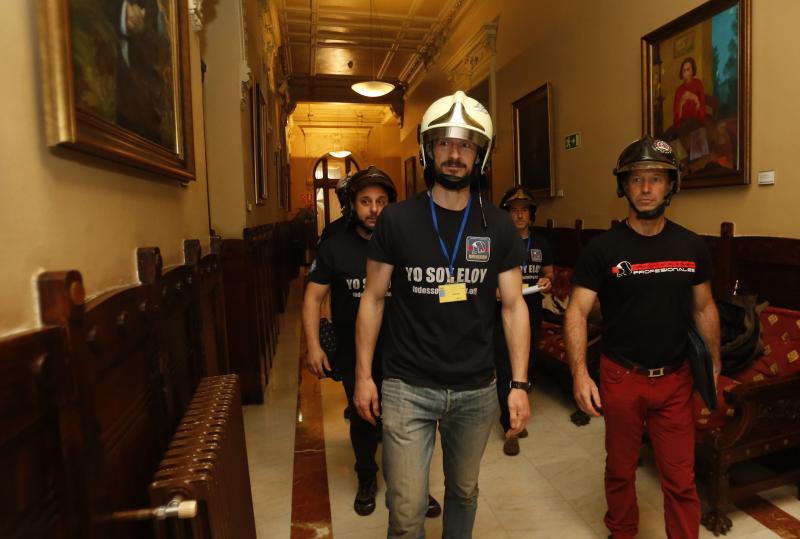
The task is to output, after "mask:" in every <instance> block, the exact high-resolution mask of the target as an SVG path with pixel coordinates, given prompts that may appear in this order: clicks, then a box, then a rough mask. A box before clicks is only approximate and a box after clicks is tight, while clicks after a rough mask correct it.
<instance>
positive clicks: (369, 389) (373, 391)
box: [353, 378, 381, 425]
mask: <svg viewBox="0 0 800 539" xmlns="http://www.w3.org/2000/svg"><path fill="white" fill-rule="evenodd" d="M353 404H354V405H355V407H356V411H357V412H358V415H360V416H361V417H362V418H363V419H364V421H367V422H368V423H370V424H372V425H375V424H376V422H375V418H377V417H380V416H381V408H380V403H379V402H378V387H377V386H376V385H375V382H374V381H373V380H372V378H367V379H362V378H359V379H357V380H356V388H355V391H353Z"/></svg>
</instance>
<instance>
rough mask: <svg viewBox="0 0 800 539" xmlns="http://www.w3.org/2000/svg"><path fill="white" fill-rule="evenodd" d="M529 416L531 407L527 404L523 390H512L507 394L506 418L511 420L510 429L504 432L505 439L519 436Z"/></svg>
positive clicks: (526, 395)
mask: <svg viewBox="0 0 800 539" xmlns="http://www.w3.org/2000/svg"><path fill="white" fill-rule="evenodd" d="M530 415H531V406H530V403H529V402H528V393H527V392H526V391H525V390H523V389H512V390H511V391H509V393H508V416H509V419H510V420H511V429H510V430H508V431H507V432H506V438H511V437H513V436H516V435H517V434H519V433H520V432H521V431H522V429H524V428H525V425H527V424H528V418H529V417H530Z"/></svg>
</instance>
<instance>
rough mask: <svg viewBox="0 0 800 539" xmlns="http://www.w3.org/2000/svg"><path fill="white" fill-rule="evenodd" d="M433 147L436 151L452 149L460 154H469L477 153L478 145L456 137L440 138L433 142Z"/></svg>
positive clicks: (450, 150) (447, 151) (448, 151)
mask: <svg viewBox="0 0 800 539" xmlns="http://www.w3.org/2000/svg"><path fill="white" fill-rule="evenodd" d="M433 148H434V150H437V151H440V152H441V151H444V152H446V153H450V152H452V151H453V150H455V151H456V152H458V153H459V154H461V155H469V154H474V153H477V151H478V147H477V146H475V144H473V143H472V142H470V141H468V140H461V139H457V138H440V139H438V140H435V141H434V142H433Z"/></svg>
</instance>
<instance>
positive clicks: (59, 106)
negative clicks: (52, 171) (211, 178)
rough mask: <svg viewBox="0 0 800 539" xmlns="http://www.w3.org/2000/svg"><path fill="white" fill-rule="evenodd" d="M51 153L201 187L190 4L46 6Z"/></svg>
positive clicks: (106, 1)
mask: <svg viewBox="0 0 800 539" xmlns="http://www.w3.org/2000/svg"><path fill="white" fill-rule="evenodd" d="M39 10H40V11H39V26H40V53H41V59H42V70H43V81H44V92H43V93H44V101H45V123H46V132H47V143H48V145H50V146H58V147H65V148H70V149H73V150H77V151H80V152H84V153H89V154H93V155H96V156H99V157H102V158H105V159H110V160H113V161H116V162H119V163H124V164H126V165H130V166H134V167H137V168H140V169H144V170H148V171H151V172H155V173H157V174H160V175H163V176H167V177H170V178H174V179H177V180H180V181H181V182H187V181H191V180H194V179H195V162H194V138H193V128H192V98H191V71H190V58H189V22H188V8H187V4H186V2H184V1H181V0H136V1H130V0H129V1H124V0H41V2H40V6H39Z"/></svg>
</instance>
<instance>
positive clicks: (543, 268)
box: [494, 186, 553, 456]
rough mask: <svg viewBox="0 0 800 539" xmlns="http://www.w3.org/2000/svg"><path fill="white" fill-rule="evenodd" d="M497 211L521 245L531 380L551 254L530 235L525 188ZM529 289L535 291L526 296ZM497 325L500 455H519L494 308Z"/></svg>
mask: <svg viewBox="0 0 800 539" xmlns="http://www.w3.org/2000/svg"><path fill="white" fill-rule="evenodd" d="M500 208H501V209H504V210H506V211H507V212H508V213H509V214H511V219H512V220H513V221H514V227H515V228H516V229H517V233H518V234H519V237H520V238H521V239H522V245H523V247H524V248H525V262H524V263H523V264H522V265H521V266H520V270H522V290H523V293H524V294H525V303H526V304H527V305H528V312H529V314H530V326H531V350H530V355H529V358H528V379H529V380H530V379H532V378H533V374H532V373H533V358H534V354H535V352H534V350H536V349H538V345H539V342H540V341H541V339H542V294H544V293H546V292H549V291H550V288H551V287H552V282H553V251H552V249H551V247H550V242H548V241H547V238H545V237H544V236H541V235H540V234H534V233H533V229H532V228H531V227H532V226H533V223H534V222H535V220H536V199H535V198H534V196H533V193H531V192H530V190H529V189H526V188H524V187H522V186H516V187H512V188H511V189H509V190H508V191H506V193H505V194H504V195H503V198H501V199H500ZM532 287H537V288H538V292H533V293H528V292H530V290H532V289H533V288H532ZM496 318H497V320H498V322H497V324H496V328H497V329H496V330H495V334H494V361H495V366H496V367H497V402H498V404H499V405H500V424H501V425H502V426H503V432H504V433H506V440H505V442H504V443H503V453H505V454H506V455H509V456H514V455H518V454H519V440H518V438H525V437H526V436H528V430H527V429H523V430H522V431H521V432H520V433H519V435H518V436H512V435H510V434H509V432H510V431H511V422H510V419H509V415H508V393H509V391H510V389H509V383H510V382H511V380H512V374H511V360H510V359H509V357H508V347H507V346H506V339H505V335H504V334H503V331H502V328H501V324H500V309H499V308H498V309H497V317H496Z"/></svg>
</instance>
